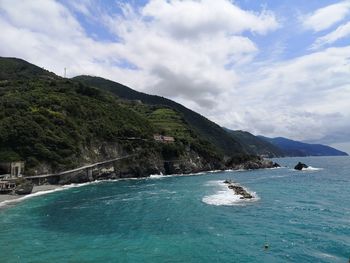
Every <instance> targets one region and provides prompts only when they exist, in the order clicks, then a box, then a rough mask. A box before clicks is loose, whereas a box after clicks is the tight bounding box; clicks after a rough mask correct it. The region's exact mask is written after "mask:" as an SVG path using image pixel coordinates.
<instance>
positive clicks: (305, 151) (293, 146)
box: [258, 135, 348, 157]
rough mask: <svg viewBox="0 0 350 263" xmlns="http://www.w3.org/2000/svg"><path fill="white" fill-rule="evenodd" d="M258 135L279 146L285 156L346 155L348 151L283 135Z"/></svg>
mask: <svg viewBox="0 0 350 263" xmlns="http://www.w3.org/2000/svg"><path fill="white" fill-rule="evenodd" d="M258 137H259V138H261V139H263V140H265V141H267V142H270V143H272V144H273V145H275V146H277V147H279V148H280V149H281V150H282V151H284V152H285V154H286V155H287V156H291V157H303V156H348V153H346V152H343V151H340V150H338V149H335V148H333V147H331V146H328V145H323V144H311V143H305V142H300V141H296V140H291V139H288V138H284V137H275V138H269V137H265V136H262V135H258Z"/></svg>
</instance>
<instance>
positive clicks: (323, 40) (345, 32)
mask: <svg viewBox="0 0 350 263" xmlns="http://www.w3.org/2000/svg"><path fill="white" fill-rule="evenodd" d="M349 35H350V22H347V23H345V24H343V25H340V26H339V27H338V28H337V29H336V30H334V31H332V32H331V33H329V34H327V35H325V36H322V37H319V38H317V39H316V41H315V43H314V44H313V45H312V49H318V48H320V47H322V46H325V45H329V44H333V43H334V42H336V41H338V40H340V39H342V38H345V37H348V36H349Z"/></svg>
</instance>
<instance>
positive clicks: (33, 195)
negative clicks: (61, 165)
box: [0, 181, 102, 208]
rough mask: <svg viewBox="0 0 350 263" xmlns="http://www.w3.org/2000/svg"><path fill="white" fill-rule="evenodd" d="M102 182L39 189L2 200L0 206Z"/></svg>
mask: <svg viewBox="0 0 350 263" xmlns="http://www.w3.org/2000/svg"><path fill="white" fill-rule="evenodd" d="M100 182H102V181H93V182H87V183H80V184H68V185H62V186H57V187H56V188H55V189H51V190H43V191H38V192H35V193H32V194H28V195H25V196H22V197H20V198H16V199H11V200H6V201H3V202H0V208H1V207H4V206H7V205H9V204H15V203H18V202H21V201H24V200H26V199H29V198H32V197H36V196H41V195H46V194H50V193H54V192H59V191H63V190H67V189H70V188H76V187H82V186H86V185H89V184H97V183H100Z"/></svg>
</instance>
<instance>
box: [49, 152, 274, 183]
mask: <svg viewBox="0 0 350 263" xmlns="http://www.w3.org/2000/svg"><path fill="white" fill-rule="evenodd" d="M276 167H279V165H278V164H276V163H274V162H272V161H270V160H265V159H262V158H259V157H254V156H251V157H249V158H248V157H245V160H243V161H240V162H239V163H237V159H236V158H233V159H229V160H227V161H226V162H223V161H220V160H207V159H204V158H202V157H200V156H199V155H198V154H197V153H195V152H188V153H187V154H186V155H184V156H182V158H181V159H175V158H174V159H172V160H165V159H164V157H163V156H161V155H157V154H155V155H154V154H146V153H141V154H139V155H135V156H132V157H131V158H127V159H124V160H119V161H115V162H113V163H108V164H105V165H102V166H99V167H98V168H96V169H94V170H93V171H92V172H91V174H90V175H89V173H87V172H86V171H80V172H77V173H69V174H65V175H62V176H59V177H57V180H56V181H51V182H50V181H48V183H54V184H71V183H84V182H90V181H95V180H109V179H121V178H142V177H149V176H150V175H173V174H180V175H181V174H193V173H199V172H205V171H212V170H238V169H247V170H248V169H249V170H253V169H261V168H276Z"/></svg>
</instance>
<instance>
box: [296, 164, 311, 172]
mask: <svg viewBox="0 0 350 263" xmlns="http://www.w3.org/2000/svg"><path fill="white" fill-rule="evenodd" d="M308 167H309V166H307V165H306V164H305V163H301V162H298V164H297V165H296V166H295V167H294V169H295V170H299V171H301V170H303V168H308Z"/></svg>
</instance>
